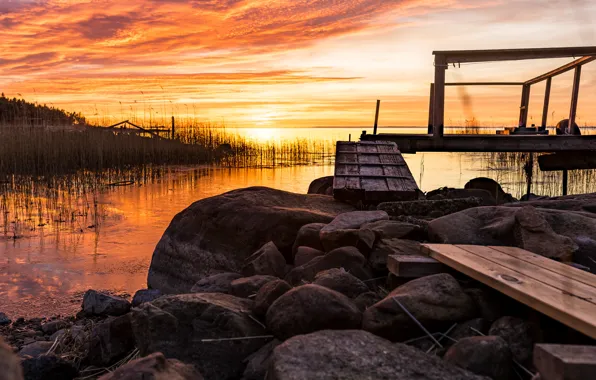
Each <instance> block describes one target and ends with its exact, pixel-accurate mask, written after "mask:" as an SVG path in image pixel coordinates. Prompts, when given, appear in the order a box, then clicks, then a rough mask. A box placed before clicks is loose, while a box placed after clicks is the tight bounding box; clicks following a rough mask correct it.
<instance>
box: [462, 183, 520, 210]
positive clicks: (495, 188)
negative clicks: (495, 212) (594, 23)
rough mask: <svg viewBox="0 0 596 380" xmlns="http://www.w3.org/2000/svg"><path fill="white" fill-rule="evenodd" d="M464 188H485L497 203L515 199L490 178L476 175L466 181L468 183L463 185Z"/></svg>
mask: <svg viewBox="0 0 596 380" xmlns="http://www.w3.org/2000/svg"><path fill="white" fill-rule="evenodd" d="M464 189H468V190H471V189H478V190H486V191H488V192H489V193H490V194H491V195H492V197H493V198H494V199H495V201H496V202H497V204H503V203H507V202H514V201H515V198H513V197H512V196H511V194H508V193H506V192H505V191H503V188H502V187H501V185H500V184H499V183H498V182H497V181H495V180H494V179H491V178H486V177H478V178H474V179H471V180H469V181H468V183H466V184H465V185H464Z"/></svg>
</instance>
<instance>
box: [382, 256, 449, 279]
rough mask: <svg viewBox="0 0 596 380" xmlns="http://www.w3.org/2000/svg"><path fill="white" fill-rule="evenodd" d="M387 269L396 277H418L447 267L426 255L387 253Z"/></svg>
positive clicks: (438, 271)
mask: <svg viewBox="0 0 596 380" xmlns="http://www.w3.org/2000/svg"><path fill="white" fill-rule="evenodd" d="M387 269H389V271H390V272H391V273H393V274H394V275H396V276H397V277H404V278H418V277H424V276H430V275H431V274H437V273H443V272H445V271H446V270H447V267H446V266H445V265H444V264H443V263H441V262H439V261H437V260H435V259H433V258H431V257H428V256H413V255H389V256H388V257H387Z"/></svg>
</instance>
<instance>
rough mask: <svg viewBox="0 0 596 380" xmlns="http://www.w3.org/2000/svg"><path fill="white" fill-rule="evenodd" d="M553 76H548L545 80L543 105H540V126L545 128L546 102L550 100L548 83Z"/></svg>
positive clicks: (546, 120) (546, 121)
mask: <svg viewBox="0 0 596 380" xmlns="http://www.w3.org/2000/svg"><path fill="white" fill-rule="evenodd" d="M552 80H553V78H548V79H547V80H546V88H545V90H544V106H543V107H542V124H541V125H540V126H541V127H542V128H546V124H547V123H548V103H549V102H550V85H551V82H552Z"/></svg>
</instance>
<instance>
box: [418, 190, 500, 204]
mask: <svg viewBox="0 0 596 380" xmlns="http://www.w3.org/2000/svg"><path fill="white" fill-rule="evenodd" d="M471 197H475V198H480V199H482V206H495V205H496V204H497V200H496V199H495V197H494V196H493V195H492V194H491V192H490V191H488V190H484V189H453V188H450V187H442V188H440V189H436V190H432V191H429V192H428V193H426V199H427V200H430V201H436V200H441V199H462V198H471Z"/></svg>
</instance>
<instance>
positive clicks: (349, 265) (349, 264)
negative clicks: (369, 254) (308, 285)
mask: <svg viewBox="0 0 596 380" xmlns="http://www.w3.org/2000/svg"><path fill="white" fill-rule="evenodd" d="M365 265H366V259H365V258H364V256H362V254H361V253H360V251H358V249H356V248H355V247H341V248H337V249H334V250H333V251H331V252H329V253H327V254H326V255H325V256H319V257H315V258H314V259H312V260H310V261H309V262H307V263H306V264H304V265H302V266H299V267H296V268H294V269H292V270H291V271H290V273H288V274H287V275H286V277H285V280H286V281H287V282H288V283H290V284H292V285H298V284H301V283H302V282H304V281H306V282H311V281H313V280H314V278H315V276H316V274H317V273H319V272H322V271H324V270H327V269H331V268H344V269H345V270H347V271H348V272H350V273H352V274H353V275H354V276H356V277H358V278H360V279H361V280H365V279H368V278H366V277H367V276H368V272H367V271H366V269H365Z"/></svg>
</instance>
